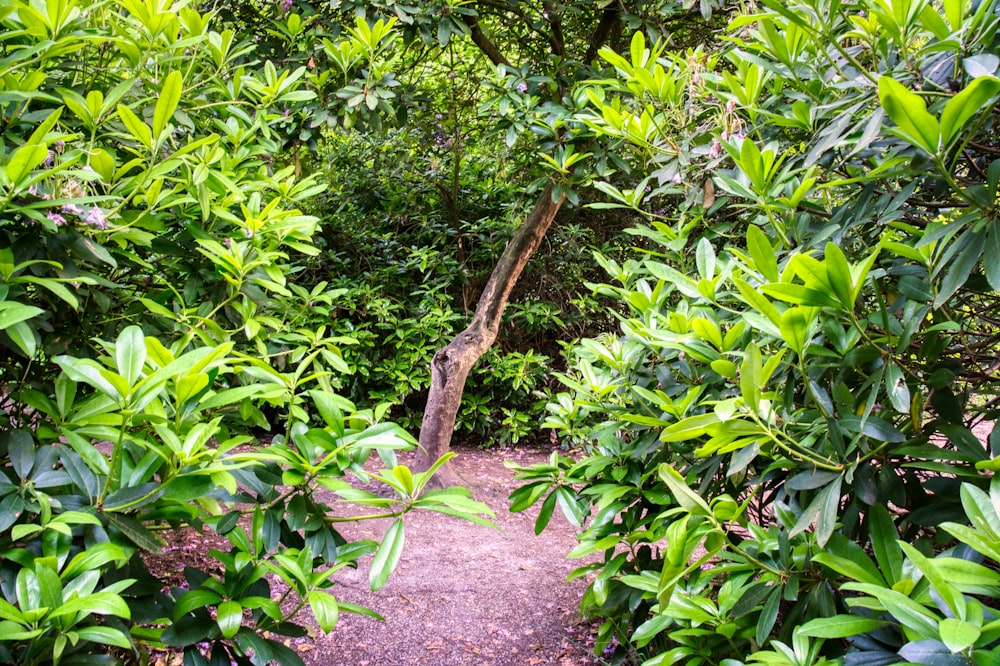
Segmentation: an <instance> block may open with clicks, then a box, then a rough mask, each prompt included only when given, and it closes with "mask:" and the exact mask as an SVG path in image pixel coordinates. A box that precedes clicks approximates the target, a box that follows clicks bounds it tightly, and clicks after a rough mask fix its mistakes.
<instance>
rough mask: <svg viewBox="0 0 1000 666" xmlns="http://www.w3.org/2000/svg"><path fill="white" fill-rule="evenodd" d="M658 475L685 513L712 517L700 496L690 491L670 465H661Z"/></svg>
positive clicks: (710, 511) (685, 482) (681, 477)
mask: <svg viewBox="0 0 1000 666" xmlns="http://www.w3.org/2000/svg"><path fill="white" fill-rule="evenodd" d="M659 475H660V478H661V479H663V482H664V483H665V484H667V487H668V488H669V489H670V494H671V495H673V496H674V499H675V500H676V501H677V503H678V504H680V505H681V506H682V507H684V510H685V511H687V512H688V513H690V514H692V515H696V516H711V515H712V510H711V509H710V508H709V506H708V504H707V503H706V502H705V500H703V499H702V498H701V496H700V495H698V494H697V493H696V492H694V491H693V490H691V488H690V487H689V486H688V484H687V481H685V480H684V477H683V476H681V474H680V472H678V471H677V470H676V469H674V468H673V467H671V466H670V465H668V464H666V463H663V464H662V465H660V468H659Z"/></svg>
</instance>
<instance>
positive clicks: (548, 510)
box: [535, 492, 556, 534]
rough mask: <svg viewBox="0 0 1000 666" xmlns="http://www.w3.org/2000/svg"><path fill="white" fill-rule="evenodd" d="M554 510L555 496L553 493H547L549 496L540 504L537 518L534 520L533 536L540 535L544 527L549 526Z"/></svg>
mask: <svg viewBox="0 0 1000 666" xmlns="http://www.w3.org/2000/svg"><path fill="white" fill-rule="evenodd" d="M555 508H556V494H555V492H551V493H549V496H548V497H546V498H545V501H544V502H542V508H541V510H539V512H538V517H537V518H536V519H535V534H541V533H542V531H543V530H544V529H545V526H546V525H548V524H549V520H550V519H551V518H552V512H553V511H554V510H555Z"/></svg>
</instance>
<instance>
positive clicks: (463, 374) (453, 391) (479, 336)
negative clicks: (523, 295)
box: [415, 183, 564, 486]
mask: <svg viewBox="0 0 1000 666" xmlns="http://www.w3.org/2000/svg"><path fill="white" fill-rule="evenodd" d="M552 187H553V186H552V184H551V183H550V184H549V185H548V186H547V187H546V188H545V189H544V190H543V191H542V193H541V194H540V195H539V197H538V200H537V201H536V202H535V206H534V208H533V209H532V211H531V213H530V214H529V215H528V218H527V219H526V220H525V221H524V222H523V223H522V224H521V226H520V227H519V228H518V230H517V232H516V233H515V234H514V237H513V238H511V239H510V242H509V243H507V247H506V248H505V249H504V251H503V254H502V255H500V259H499V261H497V265H496V266H495V267H494V268H493V273H492V274H491V275H490V279H489V282H487V283H486V287H485V288H484V289H483V293H482V294H481V295H480V296H479V303H478V304H477V306H476V311H475V313H474V314H473V316H472V321H471V322H470V323H469V326H468V328H466V329H465V330H464V331H462V332H461V333H459V334H458V335H457V336H456V337H455V339H454V340H452V341H451V342H450V343H448V344H447V345H446V346H444V347H442V348H441V349H439V350H438V351H437V353H436V354H434V359H433V360H432V361H431V387H430V391H429V393H428V395H427V407H426V408H425V409H424V416H423V421H422V423H421V425H420V447H421V448H420V449H419V450H418V452H417V459H416V462H415V467H416V469H418V470H420V471H424V470H427V469H428V468H429V467H430V466H431V464H432V463H433V462H434V461H435V460H437V459H438V458H440V457H441V456H442V455H444V454H445V453H446V452H447V451H448V450H449V448H450V447H451V436H452V433H453V432H454V431H455V419H456V418H457V417H458V410H459V408H460V407H461V404H462V393H463V392H464V391H465V380H466V378H467V377H468V376H469V371H470V370H471V369H472V367H473V366H474V365H475V364H476V361H478V360H479V359H480V357H481V356H482V355H483V354H484V353H485V352H486V350H487V349H489V348H490V346H491V345H492V344H493V343H494V342H495V341H496V338H497V333H498V332H499V330H500V317H501V316H502V315H503V311H504V308H505V307H506V306H507V300H508V299H509V298H510V293H511V291H512V290H513V289H514V285H515V284H517V279H518V278H519V277H520V276H521V272H522V271H523V270H524V266H525V264H527V263H528V260H529V259H530V258H531V255H532V254H534V252H535V250H537V249H538V246H539V245H541V243H542V239H543V238H544V237H545V233H546V232H547V231H548V229H549V227H550V226H551V225H552V220H553V219H555V216H556V213H557V212H559V208H560V206H562V202H563V198H564V197H562V196H559V197H558V198H556V199H553V197H552ZM434 483H435V485H437V486H448V485H455V484H459V483H461V479H460V478H459V477H458V475H457V474H456V473H455V472H454V470H453V469H451V467H450V466H448V465H446V466H445V467H443V468H441V469H440V470H439V471H438V472H437V473H436V474H435V478H434Z"/></svg>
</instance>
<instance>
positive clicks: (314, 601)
mask: <svg viewBox="0 0 1000 666" xmlns="http://www.w3.org/2000/svg"><path fill="white" fill-rule="evenodd" d="M308 600H309V607H310V608H312V612H313V616H314V617H315V618H316V623H317V624H318V625H319V628H320V629H322V630H323V631H324V632H327V633H329V632H331V631H333V628H334V627H336V626H337V618H338V616H339V614H340V607H339V605H338V604H337V600H336V599H334V597H333V595H332V594H330V593H328V592H325V591H323V590H311V591H310V592H309V596H308Z"/></svg>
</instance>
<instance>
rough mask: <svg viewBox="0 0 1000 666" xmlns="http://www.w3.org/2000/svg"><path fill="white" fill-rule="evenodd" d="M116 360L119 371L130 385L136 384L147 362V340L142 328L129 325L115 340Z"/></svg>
mask: <svg viewBox="0 0 1000 666" xmlns="http://www.w3.org/2000/svg"><path fill="white" fill-rule="evenodd" d="M115 362H116V363H117V365H118V373H119V374H120V375H121V376H122V377H124V378H125V381H126V382H128V385H129V386H130V387H133V386H135V384H136V382H138V381H139V378H140V377H141V376H142V367H143V365H145V363H146V340H145V336H143V334H142V329H141V328H139V327H138V326H129V327H127V328H126V329H125V330H124V331H122V332H121V334H120V335H119V336H118V340H117V341H116V342H115Z"/></svg>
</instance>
